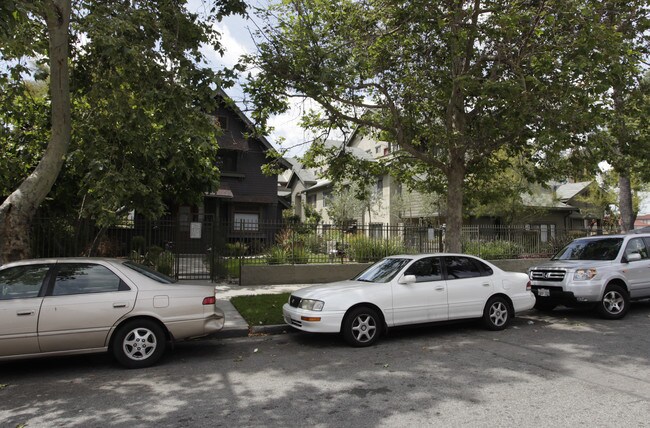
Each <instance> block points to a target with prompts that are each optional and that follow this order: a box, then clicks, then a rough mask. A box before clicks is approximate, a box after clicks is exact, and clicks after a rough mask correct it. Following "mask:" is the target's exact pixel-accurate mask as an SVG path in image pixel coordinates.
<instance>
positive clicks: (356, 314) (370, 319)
mask: <svg viewBox="0 0 650 428" xmlns="http://www.w3.org/2000/svg"><path fill="white" fill-rule="evenodd" d="M382 330H383V321H382V319H381V317H380V316H379V314H378V313H377V311H375V310H374V309H372V308H368V307H365V306H361V307H358V308H354V309H353V310H352V311H350V312H349V313H348V314H347V315H346V316H345V318H344V320H343V326H342V333H343V338H344V339H345V341H346V342H348V344H350V345H352V346H355V347H363V346H370V345H372V344H373V343H375V342H376V341H377V339H379V336H380V335H381V333H382Z"/></svg>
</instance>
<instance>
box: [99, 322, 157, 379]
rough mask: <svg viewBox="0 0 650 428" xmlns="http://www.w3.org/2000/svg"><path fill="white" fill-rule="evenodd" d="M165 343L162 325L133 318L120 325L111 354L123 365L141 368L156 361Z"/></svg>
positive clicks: (130, 367)
mask: <svg viewBox="0 0 650 428" xmlns="http://www.w3.org/2000/svg"><path fill="white" fill-rule="evenodd" d="M166 345H167V341H166V337H165V332H164V331H163V329H162V327H161V326H160V325H159V324H158V323H156V322H154V321H151V320H146V319H142V320H133V321H129V322H127V323H126V324H124V325H123V326H121V327H120V328H119V329H118V330H117V332H116V333H115V338H114V339H113V344H112V348H113V349H112V351H113V356H114V357H115V359H116V360H117V362H119V363H120V364H122V365H123V366H124V367H126V368H129V369H141V368H144V367H149V366H152V365H154V364H156V363H157V362H158V360H159V359H160V357H162V355H163V353H164V352H165V347H166Z"/></svg>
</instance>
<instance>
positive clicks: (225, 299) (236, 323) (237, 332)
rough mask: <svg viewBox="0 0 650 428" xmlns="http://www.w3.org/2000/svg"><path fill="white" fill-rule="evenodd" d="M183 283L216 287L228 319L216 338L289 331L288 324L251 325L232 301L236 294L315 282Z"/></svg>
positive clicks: (280, 290) (285, 290)
mask: <svg viewBox="0 0 650 428" xmlns="http://www.w3.org/2000/svg"><path fill="white" fill-rule="evenodd" d="M180 282H182V283H183V284H191V285H201V286H204V287H206V288H214V289H215V290H216V296H217V306H218V307H220V308H221V309H222V310H223V311H224V314H225V317H226V321H225V323H224V326H223V329H222V330H221V331H220V332H219V333H217V334H215V335H214V337H216V338H221V337H223V338H227V337H246V336H248V335H249V334H263V333H269V334H271V333H273V334H277V333H281V332H283V331H289V328H288V326H287V325H277V326H275V325H274V326H249V325H248V323H247V322H246V320H245V319H244V318H243V317H242V316H241V315H240V314H239V312H237V309H235V307H234V306H233V304H232V303H230V298H231V297H234V296H252V295H257V294H278V293H290V292H292V291H294V290H298V289H300V288H304V287H309V286H310V285H313V284H291V285H253V286H239V285H237V284H226V283H215V282H210V281H208V280H206V281H203V280H183V281H180Z"/></svg>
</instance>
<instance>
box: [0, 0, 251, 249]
mask: <svg viewBox="0 0 650 428" xmlns="http://www.w3.org/2000/svg"><path fill="white" fill-rule="evenodd" d="M185 3H186V2H185V1H179V2H177V1H172V2H166V1H165V2H159V1H154V0H134V1H126V2H125V1H114V0H110V1H95V0H75V1H72V2H71V1H70V0H56V1H51V2H30V1H22V0H11V1H10V2H9V3H6V4H3V9H2V12H3V18H5V19H3V20H2V21H1V22H0V59H1V60H2V61H3V64H4V65H6V66H5V67H4V68H3V69H2V70H0V138H1V139H2V141H0V143H1V144H2V147H3V150H2V152H1V153H0V166H1V167H2V168H1V171H2V172H0V195H2V196H4V197H5V199H4V202H3V204H2V206H1V207H0V261H6V260H9V259H15V258H22V257H24V256H25V255H26V254H27V252H28V242H29V241H28V239H27V240H25V239H14V238H16V237H17V236H20V235H26V236H27V238H28V236H29V222H30V219H31V216H33V214H34V212H35V211H36V208H37V207H38V206H39V205H40V204H41V202H42V201H43V200H44V198H45V196H46V195H47V194H48V192H49V191H50V189H51V188H52V186H53V184H54V182H55V179H56V177H57V176H58V175H59V171H60V170H62V171H63V172H62V174H61V176H60V179H59V180H58V181H57V182H56V185H55V187H54V190H53V193H52V194H51V198H50V202H49V203H48V204H47V205H48V208H49V209H50V210H54V211H53V213H54V214H56V212H57V211H56V210H57V207H59V208H60V209H65V210H67V212H70V211H76V212H77V213H78V215H79V216H83V217H89V218H94V219H95V220H96V221H97V222H98V223H99V224H103V225H107V224H111V223H112V222H114V221H115V219H116V218H117V217H118V216H119V215H120V213H122V212H124V211H128V210H132V209H136V210H138V212H140V213H142V214H144V215H147V216H150V217H154V216H159V215H161V214H162V213H163V212H164V209H165V204H164V203H165V202H166V201H172V202H175V203H186V202H194V201H196V200H197V199H198V198H199V197H200V196H201V194H202V192H203V191H204V190H207V189H208V188H209V187H210V186H211V185H214V184H215V183H216V181H217V180H218V170H217V168H216V167H215V164H214V159H215V154H216V150H217V144H216V136H217V134H218V132H219V129H218V125H217V122H216V120H215V119H214V118H213V117H212V116H211V114H212V112H213V111H214V110H215V108H216V106H217V105H216V103H217V102H218V100H217V99H216V97H215V94H216V92H215V89H217V88H223V87H227V86H228V85H231V84H232V83H233V79H234V76H235V74H234V71H233V70H225V69H224V70H222V71H218V72H217V71H214V70H213V69H212V67H211V66H209V65H208V64H207V62H206V59H205V57H204V55H203V54H202V53H201V47H202V46H205V45H207V46H210V47H212V48H213V49H214V50H215V51H217V52H223V50H224V49H226V47H225V46H223V45H222V43H221V41H220V39H219V33H218V32H217V31H216V29H215V27H214V23H215V22H217V21H218V20H220V19H221V18H222V17H223V16H225V15H228V14H231V13H243V12H244V10H245V3H244V2H243V1H241V0H226V1H221V0H220V1H206V2H205V3H204V11H203V13H202V14H201V16H199V15H198V14H196V13H192V12H190V11H188V10H187V8H186V5H185ZM5 12H7V13H6V14H5ZM48 17H53V18H52V19H50V21H48V19H49V18H48ZM59 18H60V19H59ZM57 19H58V21H57ZM57 40H58V41H57ZM53 41H54V42H56V43H58V45H59V46H64V47H65V48H66V49H65V50H60V51H56V50H55V49H54V48H53V43H54V42H53ZM68 48H69V50H68ZM57 52H58V53H57ZM61 82H65V84H64V85H63V86H61V85H60V83H61ZM54 89H56V90H57V92H54ZM56 115H64V116H65V117H63V118H62V119H57V117H56ZM51 153H54V156H52V155H51ZM45 164H48V165H49V167H48V168H42V166H43V165H45ZM39 167H41V168H42V169H41V171H40V172H39V173H38V174H35V172H36V171H37V170H38V168H39ZM26 177H27V178H26ZM27 182H31V183H32V184H31V186H32V187H30V189H31V190H29V189H27V188H26V187H25V185H26V184H25V183H27ZM16 189H18V190H16ZM26 190H29V191H26ZM36 190H37V191H36ZM59 212H60V211H59Z"/></svg>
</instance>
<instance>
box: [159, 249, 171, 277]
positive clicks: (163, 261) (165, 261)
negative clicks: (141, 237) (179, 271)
mask: <svg viewBox="0 0 650 428" xmlns="http://www.w3.org/2000/svg"><path fill="white" fill-rule="evenodd" d="M174 262H175V259H174V254H173V253H171V252H169V251H163V252H162V253H160V254H159V255H158V258H157V259H156V264H155V266H156V270H157V271H158V272H160V273H162V274H164V275H167V276H172V275H174V264H175V263H174Z"/></svg>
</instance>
